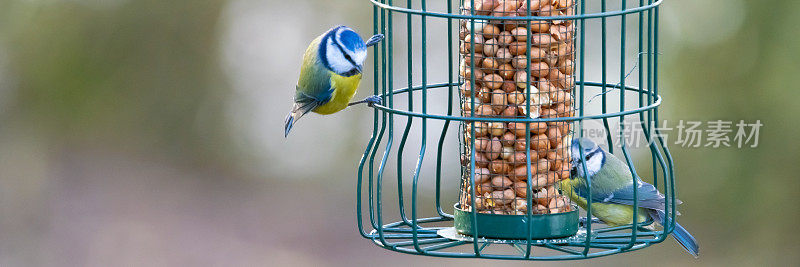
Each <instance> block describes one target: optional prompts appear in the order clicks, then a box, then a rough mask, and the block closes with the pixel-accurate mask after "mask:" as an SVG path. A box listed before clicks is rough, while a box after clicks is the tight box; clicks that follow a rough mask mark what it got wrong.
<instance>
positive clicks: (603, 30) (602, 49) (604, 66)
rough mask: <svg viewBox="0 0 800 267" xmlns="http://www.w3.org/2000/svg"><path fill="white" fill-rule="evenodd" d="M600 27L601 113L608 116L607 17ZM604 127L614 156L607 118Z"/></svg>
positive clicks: (603, 4)
mask: <svg viewBox="0 0 800 267" xmlns="http://www.w3.org/2000/svg"><path fill="white" fill-rule="evenodd" d="M600 12H606V0H600ZM600 27H601V29H600V30H601V32H600V55H601V61H600V73H601V78H600V79H601V80H600V81H601V83H602V87H601V88H600V89H601V90H600V94H601V95H600V99H601V100H602V105H603V106H602V107H601V111H602V112H603V114H606V113H608V107H607V105H608V102H607V97H606V88H607V87H606V84H608V79H607V77H606V76H607V75H606V74H607V72H608V64H607V60H606V57H607V55H606V35H607V32H606V17H605V16H603V17H600ZM623 35H624V33H623ZM620 91H621V92H622V94H625V89H622V90H620ZM603 127H604V128H605V130H606V133H608V135H606V141H607V142H608V153H611V154H614V141H613V140H612V139H611V128H610V127H609V125H608V119H607V118H605V117H604V118H603Z"/></svg>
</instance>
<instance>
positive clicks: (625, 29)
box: [356, 0, 676, 260]
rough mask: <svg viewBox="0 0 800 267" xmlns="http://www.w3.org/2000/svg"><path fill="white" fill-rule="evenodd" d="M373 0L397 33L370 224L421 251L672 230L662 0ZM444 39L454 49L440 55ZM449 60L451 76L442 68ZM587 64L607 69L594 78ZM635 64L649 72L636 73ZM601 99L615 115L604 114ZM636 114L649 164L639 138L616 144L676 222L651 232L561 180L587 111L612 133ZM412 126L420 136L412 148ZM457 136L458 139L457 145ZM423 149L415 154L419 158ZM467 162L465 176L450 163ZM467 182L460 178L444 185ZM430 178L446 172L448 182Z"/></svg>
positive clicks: (470, 254)
mask: <svg viewBox="0 0 800 267" xmlns="http://www.w3.org/2000/svg"><path fill="white" fill-rule="evenodd" d="M370 1H371V3H372V4H373V30H374V33H376V34H377V33H381V34H384V35H385V36H386V39H385V41H384V42H382V43H381V44H380V45H378V46H376V47H375V48H374V51H373V55H374V57H373V64H374V68H373V73H372V76H373V77H374V83H373V87H374V94H375V95H378V96H380V97H381V98H382V99H383V102H382V103H381V104H376V105H374V106H373V107H374V113H373V129H372V135H371V137H370V140H369V142H368V143H367V146H366V149H365V151H364V156H363V157H362V158H361V161H360V164H359V167H358V184H357V204H356V209H357V221H358V227H359V230H360V232H361V235H362V236H363V237H365V238H367V239H370V240H372V241H373V242H374V243H375V244H377V245H378V246H380V247H383V248H386V249H389V250H393V251H398V252H403V253H410V254H419V255H429V256H443V257H462V258H494V259H518V260H567V259H586V258H592V257H598V256H605V255H611V254H616V253H622V252H627V251H632V250H637V249H641V248H645V247H648V246H650V245H652V244H655V243H660V242H662V241H663V240H664V239H665V238H666V237H667V235H669V234H670V233H671V232H672V230H673V228H674V227H675V214H676V211H675V191H674V189H673V187H674V173H673V166H672V159H671V157H670V154H669V151H668V149H667V147H666V144H665V141H664V140H663V139H662V138H661V135H660V134H658V131H657V129H652V128H651V127H649V126H650V125H653V124H652V122H654V121H657V120H658V110H657V108H658V106H659V105H660V103H661V97H660V96H659V95H658V71H657V68H658V54H657V53H655V52H654V51H658V14H659V5H660V4H661V2H662V1H653V0H648V1H644V0H640V1H630V3H628V1H625V0H620V1H614V2H613V4H609V3H607V1H605V0H600V1H597V2H599V3H597V4H598V5H599V7H597V9H598V10H593V9H594V8H595V7H594V6H593V7H588V6H587V3H586V1H578V0H460V1H451V0H448V1H446V3H444V4H443V3H441V2H438V1H437V3H436V4H437V6H441V7H440V8H439V9H432V8H430V9H429V8H428V3H427V1H425V0H416V1H415V0H407V1H404V2H402V3H401V4H404V5H400V4H398V3H397V2H396V1H392V0H370ZM608 2H612V1H608ZM400 21H401V22H402V23H400ZM415 21H418V22H419V23H418V24H417V23H414V22H415ZM609 22H612V23H613V25H614V26H613V27H612V26H610V24H612V23H609ZM589 26H591V29H590V28H589ZM429 28H436V29H437V30H442V31H444V30H446V32H447V36H446V38H447V40H446V42H443V43H444V45H443V46H442V47H429V46H428V44H429V43H430V41H429V40H432V39H434V38H437V39H439V38H442V36H440V35H437V36H429V35H428V29H429ZM587 32H589V33H590V34H587ZM587 35H588V36H587ZM589 36H591V37H589ZM597 37H599V38H597ZM415 38H419V39H418V40H420V41H419V42H414V40H415ZM590 47H591V48H597V49H589V48H590ZM631 49H633V51H634V53H631V52H630V51H631ZM433 51H435V53H436V54H445V55H446V57H447V60H442V61H444V63H443V64H441V65H437V66H434V65H433V64H429V61H430V58H429V56H430V54H432V53H434V52H433ZM612 53H613V54H615V55H616V57H615V58H610V57H609V54H612ZM631 55H632V56H631ZM630 61H632V62H634V64H631V63H630ZM396 65H403V66H405V67H406V68H395V66H396ZM609 66H613V68H615V69H614V70H612V68H610V67H609ZM634 67H635V68H634ZM433 68H437V69H440V70H446V71H445V72H446V73H447V75H437V76H433V75H431V73H432V72H431V71H430V70H431V69H433ZM616 68H618V69H616ZM631 68H634V71H631ZM436 73H441V71H437V72H436ZM587 73H592V74H594V75H593V76H599V77H600V79H599V80H597V81H589V80H587V79H586V77H587V76H588V75H587ZM609 73H615V74H616V75H609ZM631 75H633V78H634V80H635V81H636V82H631V81H627V82H626V79H628V78H631V77H630V76H631ZM417 81H421V84H420V83H418V82H417ZM396 84H404V85H405V86H396ZM610 92H614V93H610ZM594 96H596V97H598V98H599V99H600V100H601V103H596V102H592V100H593V99H594ZM614 96H616V97H614ZM612 98H613V99H612ZM612 102H614V104H616V105H617V106H616V107H612V106H611V103H612ZM598 104H599V107H600V108H599V110H600V111H599V112H589V110H590V107H592V105H598ZM433 106H436V107H444V108H443V110H440V111H434V110H433V109H432V108H429V107H433ZM591 110H595V108H592V109H591ZM626 120H628V121H629V122H631V121H632V122H635V123H638V124H641V126H642V127H639V128H637V129H628V130H632V131H640V132H641V133H642V134H644V136H646V138H647V141H648V142H647V143H648V144H647V150H648V151H649V154H648V155H649V157H650V162H652V164H651V166H650V167H649V169H648V170H647V171H645V172H643V173H646V174H648V177H640V176H639V175H638V174H637V171H636V170H635V169H634V168H633V167H634V165H635V164H634V163H633V162H632V161H631V157H630V156H629V154H630V153H631V152H630V151H629V146H630V144H626V143H625V142H624V139H620V140H614V139H613V138H611V136H610V135H609V136H608V137H607V142H608V146H609V148H610V149H613V148H619V149H621V150H619V151H621V152H622V153H623V154H624V155H625V159H626V160H627V163H628V165H629V166H631V168H632V173H633V176H634V178H637V177H639V178H642V179H648V180H650V181H651V182H652V184H654V185H655V186H656V187H657V188H658V189H659V190H660V191H662V192H665V196H666V198H667V201H665V207H664V210H665V212H666V216H664V221H663V222H660V223H661V224H662V225H664V226H665V227H664V228H663V229H661V230H657V231H649V230H648V231H644V230H643V229H641V227H640V226H643V225H646V224H649V223H652V222H645V223H639V224H637V225H623V226H617V227H607V226H605V225H602V224H600V223H599V222H598V221H596V220H593V219H591V216H587V215H586V213H583V212H581V211H579V209H578V207H577V206H576V205H575V203H572V202H571V201H570V200H569V198H567V197H565V196H562V195H561V192H560V190H559V187H558V182H559V181H561V180H564V179H568V178H569V177H570V169H571V168H572V166H570V164H571V163H570V158H571V156H572V155H569V153H570V149H569V146H570V144H571V139H572V138H573V137H575V138H577V137H581V136H583V133H584V127H585V123H587V122H599V123H602V125H603V127H604V129H605V131H606V132H608V133H611V132H612V129H613V128H611V127H610V121H611V122H618V123H620V125H624V122H626ZM614 130H619V131H623V130H625V128H624V127H620V128H619V129H614ZM410 136H414V138H415V139H416V138H419V140H420V142H421V143H420V145H419V146H415V147H413V148H412V147H410V146H408V143H409V142H408V140H409V137H410ZM456 140H457V142H458V146H456V147H458V149H448V147H447V146H446V145H445V144H447V143H450V142H456ZM428 143H431V145H430V146H429V144H428ZM409 154H413V155H415V156H416V159H417V160H416V164H414V165H413V166H407V165H408V164H406V165H404V164H403V161H404V160H403V157H404V156H405V157H407V156H408V155H409ZM575 156H577V155H575ZM448 162H452V164H450V163H448ZM459 163H460V164H459ZM459 165H460V166H459ZM425 168H428V169H432V171H431V172H430V173H431V174H430V175H426V174H424V173H428V172H426V171H424V170H425ZM458 169H460V172H461V175H448V174H446V172H447V171H448V170H458ZM390 170H391V171H390ZM452 181H458V182H456V183H454V184H457V185H458V186H455V187H452V188H451V187H444V186H443V185H444V184H448V183H452ZM420 184H433V185H435V190H434V193H432V194H431V193H430V191H427V190H421V189H420ZM590 194H591V193H590ZM448 196H456V197H455V198H448ZM445 199H455V201H454V202H455V203H453V202H446V201H445ZM589 203H591V199H590V200H589ZM634 206H636V207H638V202H637V201H634ZM391 214H394V215H391ZM423 214H424V215H425V216H423ZM388 218H392V219H388ZM394 218H396V220H395V219H394Z"/></svg>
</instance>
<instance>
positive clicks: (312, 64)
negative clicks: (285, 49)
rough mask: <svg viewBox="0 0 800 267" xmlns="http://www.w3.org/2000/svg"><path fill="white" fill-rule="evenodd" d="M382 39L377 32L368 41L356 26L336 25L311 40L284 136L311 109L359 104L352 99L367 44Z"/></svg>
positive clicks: (329, 111)
mask: <svg viewBox="0 0 800 267" xmlns="http://www.w3.org/2000/svg"><path fill="white" fill-rule="evenodd" d="M381 40H383V35H382V34H377V35H375V36H372V38H369V40H367V42H366V43H365V42H364V40H363V39H361V36H359V35H358V34H357V33H356V32H355V31H353V29H350V28H349V27H347V26H337V27H334V28H332V29H330V30H328V31H327V32H325V33H323V34H322V35H320V36H318V37H317V38H316V39H314V40H313V41H311V44H309V45H308V48H306V52H305V55H303V65H302V66H301V67H300V78H299V79H298V81H297V88H296V91H295V95H294V106H292V112H290V113H289V115H288V116H286V122H285V123H286V125H285V129H284V130H285V133H284V136H288V135H289V131H291V130H292V125H294V123H295V122H297V120H299V119H300V118H301V117H303V115H305V114H306V113H308V112H311V111H313V112H316V113H319V114H322V115H328V114H332V113H336V112H338V111H340V110H342V109H344V108H346V107H347V106H348V105H349V104H356V103H350V100H351V99H352V98H353V96H354V95H355V94H356V89H357V88H358V84H359V83H361V69H362V67H363V64H364V60H365V59H366V58H367V47H370V46H373V45H375V44H377V43H378V42H380V41H381ZM379 101H380V98H377V97H374V96H373V97H371V98H368V99H365V100H364V101H359V102H357V103H364V102H366V103H376V102H379Z"/></svg>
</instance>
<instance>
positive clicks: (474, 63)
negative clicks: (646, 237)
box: [459, 0, 575, 215]
mask: <svg viewBox="0 0 800 267" xmlns="http://www.w3.org/2000/svg"><path fill="white" fill-rule="evenodd" d="M473 1H474V7H475V8H474V9H473V8H472V4H473ZM528 1H530V11H528V7H529V5H528V4H529V3H528ZM574 6H575V2H574V1H573V0H463V3H462V6H461V7H462V8H461V12H462V14H464V15H487V16H495V17H515V16H528V14H530V15H531V16H564V15H572V14H574ZM460 26H461V27H460V33H459V37H460V43H459V52H460V54H461V62H460V64H459V76H460V77H461V80H462V81H463V83H462V84H461V86H460V87H459V88H460V96H461V104H462V106H461V110H462V115H463V116H475V117H495V118H525V116H530V118H554V117H571V116H573V115H574V108H573V98H572V91H573V90H572V89H573V88H574V86H575V81H574V77H573V73H574V69H575V66H574V59H575V56H574V55H575V53H574V35H575V25H574V21H572V20H547V21H531V22H530V27H528V22H527V21H525V20H488V21H480V20H474V22H473V21H472V20H462V21H461V24H460ZM473 27H474V28H473ZM473 29H474V34H473V32H472V30H473ZM529 33H530V39H529V38H528V35H529ZM528 55H530V57H529V56H528ZM528 68H530V75H529V74H528ZM527 90H530V92H528V91H527ZM528 96H530V99H528ZM528 102H529V103H530V110H527V106H528V105H527V103H528ZM473 103H474V104H473ZM473 127H474V129H473ZM462 129H463V138H464V139H463V142H462V144H463V147H462V154H461V163H462V166H463V171H462V173H463V174H464V175H462V185H461V195H460V200H459V204H460V205H459V206H460V207H462V208H463V209H464V210H471V208H472V207H473V206H474V207H475V208H476V209H477V211H478V212H480V213H491V214H506V215H523V214H526V211H527V207H528V203H527V200H526V197H527V192H528V186H530V189H531V192H532V194H533V195H532V196H531V199H532V200H533V202H535V203H533V204H532V206H531V211H532V212H533V213H534V214H548V213H561V212H568V211H571V210H572V209H571V207H570V204H569V203H570V202H569V200H568V199H567V198H566V197H565V196H561V195H560V194H559V192H558V189H557V188H556V184H557V183H558V181H560V180H562V179H567V178H568V177H569V169H570V165H569V145H570V140H571V138H572V124H571V123H570V122H565V121H561V122H547V123H545V122H536V123H530V124H529V125H528V129H529V132H530V142H529V143H528V142H526V135H527V134H528V133H527V131H526V125H525V123H515V122H489V123H485V122H465V123H463V124H462ZM473 131H474V136H475V143H474V149H475V166H474V169H475V173H474V174H471V173H470V172H471V169H472V168H471V167H472V166H471V162H472V160H471V155H472V148H473V144H472V143H471V140H472V138H471V137H472V134H473ZM528 154H530V163H531V166H530V169H531V172H532V173H531V184H530V185H528V184H527V177H528V166H527V162H528V160H529V159H528ZM470 176H471V177H472V178H473V179H474V181H475V196H476V197H475V203H474V205H472V204H473V203H472V201H471V200H472V198H471V191H472V187H471V186H470ZM534 205H535V206H534Z"/></svg>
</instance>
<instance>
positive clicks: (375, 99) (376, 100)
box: [347, 95, 383, 107]
mask: <svg viewBox="0 0 800 267" xmlns="http://www.w3.org/2000/svg"><path fill="white" fill-rule="evenodd" d="M382 102H383V100H381V97H380V96H376V95H374V96H370V97H367V98H364V100H361V101H356V102H353V103H350V104H347V106H352V105H358V104H363V103H366V104H367V106H370V107H373V106H375V104H378V105H380V104H381V103H382Z"/></svg>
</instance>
